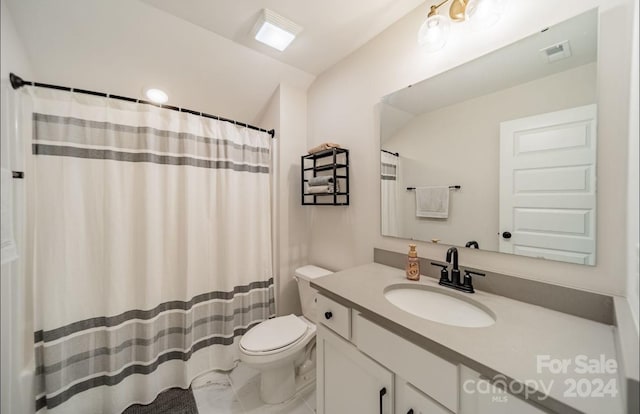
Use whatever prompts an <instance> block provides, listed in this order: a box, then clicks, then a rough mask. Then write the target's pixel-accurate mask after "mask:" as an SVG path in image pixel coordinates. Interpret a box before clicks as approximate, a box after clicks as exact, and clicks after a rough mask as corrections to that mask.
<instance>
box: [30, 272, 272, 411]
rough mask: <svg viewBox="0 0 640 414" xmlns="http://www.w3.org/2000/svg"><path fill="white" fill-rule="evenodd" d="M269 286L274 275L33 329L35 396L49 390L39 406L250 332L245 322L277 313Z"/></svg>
mask: <svg viewBox="0 0 640 414" xmlns="http://www.w3.org/2000/svg"><path fill="white" fill-rule="evenodd" d="M272 290H273V278H271V279H269V280H268V281H264V282H253V283H250V284H248V285H244V286H237V287H235V288H234V289H233V290H232V291H228V292H209V293H206V294H201V295H198V296H196V297H194V298H192V299H191V300H190V301H170V302H165V303H162V304H160V305H158V306H156V307H155V308H153V309H151V310H146V311H142V310H133V311H129V312H125V313H123V314H120V315H117V316H114V317H101V318H92V319H88V320H85V321H80V322H75V323H72V324H69V325H67V326H64V327H61V328H58V329H55V330H52V331H46V332H42V331H38V332H36V333H35V335H34V336H35V339H36V341H37V342H38V343H37V344H36V349H35V355H36V395H41V394H45V393H46V394H47V395H46V396H43V397H41V398H38V399H37V400H36V405H37V407H38V408H37V409H40V408H43V407H44V406H46V407H48V408H53V407H55V406H57V405H60V404H62V403H63V402H65V401H67V400H68V399H69V398H71V397H73V395H75V394H77V393H80V392H83V391H86V390H88V389H90V388H93V387H98V386H102V385H115V384H118V383H120V382H121V381H122V380H124V379H125V378H126V377H128V376H129V375H132V374H149V373H151V372H153V371H155V369H156V368H157V367H158V366H159V365H160V364H161V363H163V362H166V361H171V360H175V359H180V360H183V361H186V360H188V359H189V358H191V355H192V354H193V353H194V352H195V351H197V350H199V349H202V348H205V347H207V346H209V345H213V344H222V345H230V344H233V341H234V338H235V337H236V336H239V335H243V334H244V333H245V332H246V331H247V329H248V328H245V326H249V327H251V326H253V325H255V324H256V323H259V321H261V320H264V319H267V318H268V317H271V316H273V315H274V299H273V292H272ZM154 318H155V320H153V321H149V320H151V319H154ZM134 320H140V321H134ZM145 320H146V321H149V322H146V323H145ZM114 328H115V329H114ZM82 331H86V332H82ZM67 336H71V337H67ZM65 337H66V338H65ZM60 339H63V340H62V341H59V340H60ZM49 342H56V343H53V344H48V343H49ZM125 367H126V368H125ZM121 370H122V371H121ZM119 371H121V372H119ZM104 372H118V374H114V375H108V374H107V375H105V374H102V373H104ZM100 374H102V375H100ZM73 383H75V384H73ZM45 384H46V389H45ZM71 384H73V385H71Z"/></svg>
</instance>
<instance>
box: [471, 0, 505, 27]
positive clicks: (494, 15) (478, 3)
mask: <svg viewBox="0 0 640 414" xmlns="http://www.w3.org/2000/svg"><path fill="white" fill-rule="evenodd" d="M506 2H507V1H506V0H469V3H467V7H466V9H465V19H466V20H467V21H468V22H469V24H470V26H471V28H472V29H473V30H482V29H486V28H488V27H491V26H493V25H494V24H496V23H497V22H498V20H500V17H502V13H503V12H504V8H505V4H506Z"/></svg>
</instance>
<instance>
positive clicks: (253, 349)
mask: <svg viewBox="0 0 640 414" xmlns="http://www.w3.org/2000/svg"><path fill="white" fill-rule="evenodd" d="M309 329H310V326H309V324H308V323H305V322H304V321H303V320H302V319H300V318H299V317H297V316H296V315H293V314H291V315H287V316H279V317H277V318H273V319H268V320H266V321H264V322H261V323H259V324H258V325H256V326H255V327H254V328H253V329H251V330H249V331H248V332H247V333H246V334H244V335H243V336H242V338H241V339H240V347H241V348H242V350H243V351H244V352H246V353H248V354H253V355H258V354H262V355H264V354H272V353H276V352H281V351H284V350H285V349H288V348H290V347H292V346H294V345H295V344H296V343H298V342H299V341H300V340H301V339H303V338H305V337H306V336H307V335H305V334H306V333H307V332H308V331H309Z"/></svg>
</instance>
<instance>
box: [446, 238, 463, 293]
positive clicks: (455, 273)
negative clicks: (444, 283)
mask: <svg viewBox="0 0 640 414" xmlns="http://www.w3.org/2000/svg"><path fill="white" fill-rule="evenodd" d="M452 257H453V264H452V267H451V281H450V283H451V284H452V285H453V286H460V269H458V249H456V248H455V247H449V250H447V263H451V259H452Z"/></svg>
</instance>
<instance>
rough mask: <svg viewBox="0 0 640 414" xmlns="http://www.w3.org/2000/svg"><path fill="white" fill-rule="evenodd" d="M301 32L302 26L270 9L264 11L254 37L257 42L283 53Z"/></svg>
mask: <svg viewBox="0 0 640 414" xmlns="http://www.w3.org/2000/svg"><path fill="white" fill-rule="evenodd" d="M301 31H302V27H301V26H299V25H297V24H295V23H294V22H292V21H291V20H289V19H287V18H286V17H282V16H280V15H279V14H277V13H275V12H272V11H271V10H269V9H263V10H262V13H260V17H258V21H257V22H256V24H255V26H254V27H253V35H254V37H255V39H256V40H257V41H259V42H261V43H264V44H265V45H267V46H271V47H272V48H274V49H277V50H279V51H281V52H282V51H283V50H285V49H286V48H287V46H289V44H290V43H291V42H292V41H293V39H295V38H296V36H297V35H298V33H300V32H301Z"/></svg>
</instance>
